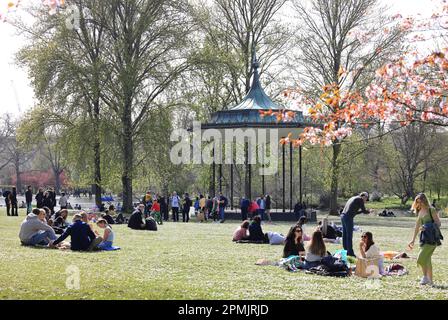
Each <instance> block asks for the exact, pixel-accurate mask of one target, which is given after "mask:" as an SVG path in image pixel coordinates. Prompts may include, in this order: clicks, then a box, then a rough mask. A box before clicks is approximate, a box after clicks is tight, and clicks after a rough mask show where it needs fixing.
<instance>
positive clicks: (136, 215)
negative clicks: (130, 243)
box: [128, 203, 146, 230]
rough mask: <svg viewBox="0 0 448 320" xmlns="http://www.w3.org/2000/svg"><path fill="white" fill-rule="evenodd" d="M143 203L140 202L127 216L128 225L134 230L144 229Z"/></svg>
mask: <svg viewBox="0 0 448 320" xmlns="http://www.w3.org/2000/svg"><path fill="white" fill-rule="evenodd" d="M144 212H145V205H144V204H143V203H140V204H139V205H138V207H137V209H135V210H134V212H133V213H132V215H131V217H130V218H129V222H128V227H129V228H131V229H134V230H145V229H146V222H145V219H144Z"/></svg>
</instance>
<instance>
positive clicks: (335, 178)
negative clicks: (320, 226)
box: [330, 144, 341, 215]
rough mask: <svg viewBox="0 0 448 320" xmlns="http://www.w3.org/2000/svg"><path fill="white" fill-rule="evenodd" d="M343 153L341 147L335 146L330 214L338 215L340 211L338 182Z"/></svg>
mask: <svg viewBox="0 0 448 320" xmlns="http://www.w3.org/2000/svg"><path fill="white" fill-rule="evenodd" d="M340 153H341V145H340V144H335V145H333V158H332V160H331V187H330V214H331V215H337V214H338V213H339V211H338V182H339V163H338V157H339V155H340Z"/></svg>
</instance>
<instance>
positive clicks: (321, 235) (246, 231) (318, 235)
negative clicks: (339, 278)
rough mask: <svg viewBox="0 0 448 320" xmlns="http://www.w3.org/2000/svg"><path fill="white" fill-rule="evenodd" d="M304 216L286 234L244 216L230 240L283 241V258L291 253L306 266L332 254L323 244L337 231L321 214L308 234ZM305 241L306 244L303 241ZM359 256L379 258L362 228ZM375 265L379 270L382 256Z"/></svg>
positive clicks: (370, 235) (319, 263) (329, 240)
mask: <svg viewBox="0 0 448 320" xmlns="http://www.w3.org/2000/svg"><path fill="white" fill-rule="evenodd" d="M306 222H307V221H306V217H301V218H300V219H299V221H298V222H297V223H296V224H295V225H294V226H292V227H291V228H290V230H289V232H288V233H287V235H286V237H285V236H283V235H282V234H279V233H276V232H267V233H264V232H263V230H262V226H261V218H260V217H259V216H255V217H254V218H253V220H252V221H249V220H245V221H243V223H242V224H241V225H240V226H239V227H238V228H237V229H236V230H235V231H234V233H233V241H235V242H238V243H246V242H248V243H270V244H278V245H283V258H285V259H287V258H292V257H295V258H297V259H298V262H299V263H298V265H299V266H300V267H299V268H300V269H305V270H309V269H311V268H314V267H317V266H319V265H321V264H322V261H323V260H325V259H326V257H330V256H332V255H331V254H330V253H329V252H328V251H327V247H326V243H339V242H337V241H336V239H338V238H340V236H341V234H340V231H339V230H338V228H337V227H336V226H334V225H331V224H329V223H328V219H327V218H324V219H323V220H322V221H321V222H319V224H318V226H317V228H316V230H315V231H314V232H313V233H312V234H311V236H309V235H307V234H305V232H304V229H303V226H304V225H305V224H306ZM305 242H308V245H307V246H306V245H305ZM359 251H360V256H361V257H362V258H366V259H373V258H379V257H380V256H381V255H380V251H379V249H378V247H377V246H376V245H375V242H374V241H373V234H372V233H371V232H365V233H363V234H362V237H361V241H360V245H359ZM378 269H379V270H382V259H378Z"/></svg>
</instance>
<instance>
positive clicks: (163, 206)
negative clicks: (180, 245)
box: [158, 196, 169, 221]
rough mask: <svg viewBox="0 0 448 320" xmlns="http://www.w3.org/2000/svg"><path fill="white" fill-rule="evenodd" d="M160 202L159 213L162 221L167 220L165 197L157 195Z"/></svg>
mask: <svg viewBox="0 0 448 320" xmlns="http://www.w3.org/2000/svg"><path fill="white" fill-rule="evenodd" d="M158 199H159V204H160V214H161V215H162V216H163V220H164V221H168V218H169V216H168V204H167V203H166V200H165V197H164V196H161V197H158Z"/></svg>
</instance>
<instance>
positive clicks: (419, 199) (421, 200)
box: [411, 193, 431, 214]
mask: <svg viewBox="0 0 448 320" xmlns="http://www.w3.org/2000/svg"><path fill="white" fill-rule="evenodd" d="M430 208H431V206H430V204H429V201H428V198H427V197H426V195H425V194H424V193H419V194H418V195H417V196H416V197H415V200H414V203H412V206H411V210H412V211H414V212H415V213H416V214H418V213H419V212H420V211H421V210H422V209H428V210H429V209H430Z"/></svg>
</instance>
